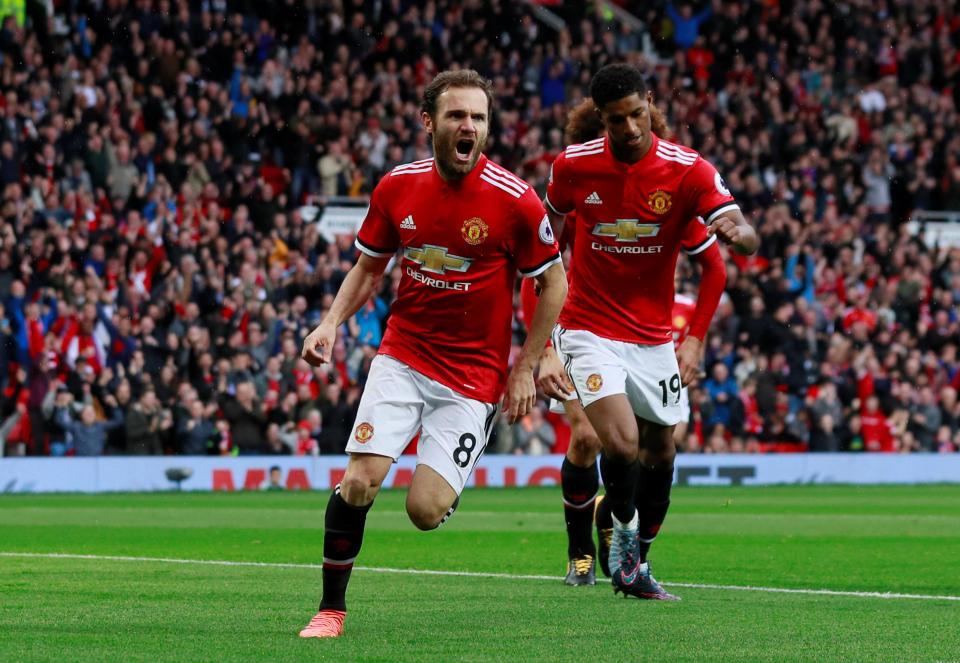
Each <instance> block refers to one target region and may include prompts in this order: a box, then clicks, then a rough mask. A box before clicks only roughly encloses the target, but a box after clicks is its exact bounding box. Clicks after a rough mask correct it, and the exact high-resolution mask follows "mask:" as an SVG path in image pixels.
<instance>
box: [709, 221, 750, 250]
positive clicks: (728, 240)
mask: <svg viewBox="0 0 960 663" xmlns="http://www.w3.org/2000/svg"><path fill="white" fill-rule="evenodd" d="M712 235H716V236H717V239H719V240H720V241H721V242H723V243H724V244H732V245H734V246H739V244H740V242H742V241H743V234H742V233H741V231H740V226H738V225H737V223H736V222H735V221H734V220H733V219H730V218H727V217H725V216H721V217H720V218H719V219H717V220H716V221H714V222H713V223H711V224H710V225H709V226H708V227H707V236H708V237H709V236H712Z"/></svg>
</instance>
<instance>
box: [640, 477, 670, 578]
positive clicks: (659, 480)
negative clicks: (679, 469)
mask: <svg viewBox="0 0 960 663" xmlns="http://www.w3.org/2000/svg"><path fill="white" fill-rule="evenodd" d="M672 484H673V463H660V464H659V465H657V466H656V467H647V466H645V465H643V464H639V463H638V467H637V486H636V491H635V493H634V504H636V507H637V520H638V531H639V534H640V561H641V562H646V561H647V553H648V552H650V546H651V545H652V544H653V540H654V539H655V538H657V532H659V531H660V527H661V526H662V525H663V521H664V520H665V519H666V517H667V509H669V508H670V486H671V485H672Z"/></svg>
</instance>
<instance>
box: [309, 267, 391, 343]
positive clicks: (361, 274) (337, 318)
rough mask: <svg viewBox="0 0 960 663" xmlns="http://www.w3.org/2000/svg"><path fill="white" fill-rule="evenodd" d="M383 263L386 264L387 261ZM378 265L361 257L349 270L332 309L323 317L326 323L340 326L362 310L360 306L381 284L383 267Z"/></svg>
mask: <svg viewBox="0 0 960 663" xmlns="http://www.w3.org/2000/svg"><path fill="white" fill-rule="evenodd" d="M383 265H384V266H385V265H386V262H384V263H383ZM376 267H377V266H376V265H370V264H367V261H365V260H363V258H361V259H360V262H358V263H357V264H356V265H354V266H353V268H352V269H351V270H350V271H349V272H347V277H346V278H345V279H344V280H343V284H342V285H341V286H340V290H339V291H338V292H337V296H336V298H335V299H334V300H333V305H332V306H331V307H330V311H329V312H328V313H327V315H326V316H325V317H324V319H323V323H324V324H326V323H332V324H333V325H334V326H335V327H339V326H340V325H342V324H343V323H344V322H346V321H347V320H349V319H350V316H352V315H353V314H354V313H356V312H357V311H359V310H360V307H362V306H363V305H364V304H365V303H366V302H367V300H368V299H369V298H370V294H371V293H372V292H373V291H374V288H376V287H377V285H379V284H380V279H381V277H382V276H383V267H382V266H381V267H380V268H379V269H377V268H376Z"/></svg>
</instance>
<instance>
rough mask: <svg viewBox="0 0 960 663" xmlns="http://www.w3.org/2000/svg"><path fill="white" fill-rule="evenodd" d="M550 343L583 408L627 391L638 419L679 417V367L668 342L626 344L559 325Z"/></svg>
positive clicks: (663, 422) (664, 421)
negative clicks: (658, 343) (659, 343)
mask: <svg viewBox="0 0 960 663" xmlns="http://www.w3.org/2000/svg"><path fill="white" fill-rule="evenodd" d="M553 345H554V347H555V348H556V349H557V353H558V354H559V355H560V359H561V360H562V361H563V365H564V368H566V369H567V375H569V376H570V379H571V380H572V381H573V386H574V388H575V389H576V392H577V398H579V399H580V402H581V403H582V404H583V407H585V408H586V407H588V406H589V405H590V404H591V403H593V402H595V401H598V400H600V399H601V398H605V397H606V396H612V395H614V394H625V395H626V397H627V400H629V401H630V406H631V407H632V408H633V413H634V414H635V415H636V416H638V417H640V418H641V419H645V420H647V421H652V422H654V423H658V424H661V425H663V426H673V425H674V424H676V423H678V422H680V421H682V420H683V416H684V414H683V407H682V397H683V389H682V385H681V384H680V367H679V366H678V364H677V354H676V350H675V349H674V345H673V341H672V340H671V341H667V342H666V343H663V344H661V345H641V344H638V343H624V342H622V341H612V340H610V339H607V338H603V337H601V336H597V335H596V334H593V333H591V332H588V331H585V330H582V329H564V328H563V327H561V326H560V325H557V326H556V327H555V328H554V330H553Z"/></svg>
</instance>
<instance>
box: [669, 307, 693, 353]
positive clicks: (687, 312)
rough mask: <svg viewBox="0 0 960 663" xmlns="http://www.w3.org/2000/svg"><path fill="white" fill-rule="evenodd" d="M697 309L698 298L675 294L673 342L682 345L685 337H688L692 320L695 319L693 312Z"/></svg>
mask: <svg viewBox="0 0 960 663" xmlns="http://www.w3.org/2000/svg"><path fill="white" fill-rule="evenodd" d="M696 309H697V300H696V299H694V298H693V297H688V296H687V295H680V294H675V295H674V296H673V312H672V313H671V315H672V316H673V344H674V346H676V347H678V348H679V347H680V344H681V343H683V339H685V338H686V337H687V330H689V329H690V321H691V320H693V312H694V311H695V310H696Z"/></svg>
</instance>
